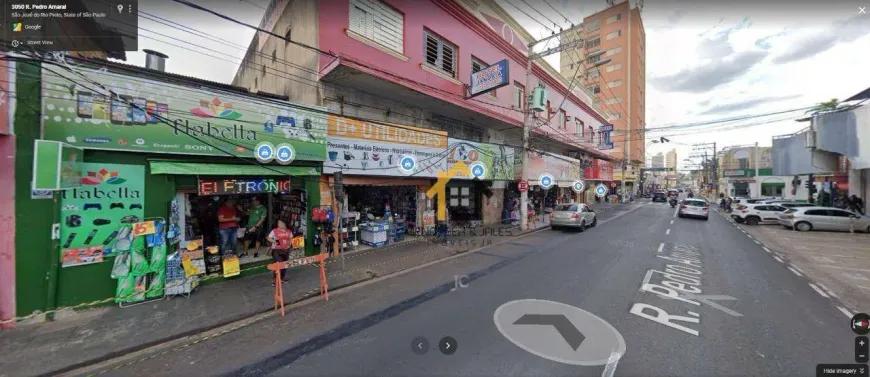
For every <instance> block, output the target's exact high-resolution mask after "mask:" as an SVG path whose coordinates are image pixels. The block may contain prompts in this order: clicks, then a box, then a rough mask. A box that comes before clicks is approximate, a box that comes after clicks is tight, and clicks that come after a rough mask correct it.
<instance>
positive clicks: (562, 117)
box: [559, 110, 568, 130]
mask: <svg viewBox="0 0 870 377" xmlns="http://www.w3.org/2000/svg"><path fill="white" fill-rule="evenodd" d="M559 127H561V128H563V129H566V130H567V129H568V113H566V112H565V110H559Z"/></svg>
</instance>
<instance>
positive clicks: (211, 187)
mask: <svg viewBox="0 0 870 377" xmlns="http://www.w3.org/2000/svg"><path fill="white" fill-rule="evenodd" d="M291 188H292V186H291V184H290V179H287V178H281V179H278V178H240V179H200V180H199V194H200V195H233V194H263V193H281V192H288V191H290V189H291Z"/></svg>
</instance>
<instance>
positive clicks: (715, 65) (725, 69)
mask: <svg viewBox="0 0 870 377" xmlns="http://www.w3.org/2000/svg"><path fill="white" fill-rule="evenodd" d="M766 56H767V51H759V50H751V51H745V52H738V53H736V54H734V55H731V56H730V57H728V58H725V59H719V60H713V61H711V62H709V63H707V64H704V65H702V66H699V67H695V68H687V69H683V70H681V71H680V72H677V73H675V74H672V75H666V76H659V77H655V78H653V79H652V80H651V81H652V84H653V85H654V86H655V87H657V88H658V89H660V90H662V91H664V92H688V93H705V92H708V91H710V90H713V89H715V88H717V87H719V86H721V85H724V84H727V83H729V82H732V81H734V80H736V79H738V78H740V77H741V76H743V75H744V74H746V73H747V72H749V70H751V69H752V67H754V66H755V65H756V64H758V63H760V62H761V61H762V60H764V58H765V57H766Z"/></svg>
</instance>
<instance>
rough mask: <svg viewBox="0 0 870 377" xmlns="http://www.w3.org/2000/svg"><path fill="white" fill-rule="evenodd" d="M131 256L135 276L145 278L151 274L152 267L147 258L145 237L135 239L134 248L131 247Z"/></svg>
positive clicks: (131, 265)
mask: <svg viewBox="0 0 870 377" xmlns="http://www.w3.org/2000/svg"><path fill="white" fill-rule="evenodd" d="M130 254H131V261H130V267H131V271H132V272H133V276H145V275H146V274H148V273H149V272H151V266H150V264H149V263H148V259H147V258H146V257H145V237H136V238H134V239H133V246H132V247H131V250H130Z"/></svg>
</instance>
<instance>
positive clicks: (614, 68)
mask: <svg viewBox="0 0 870 377" xmlns="http://www.w3.org/2000/svg"><path fill="white" fill-rule="evenodd" d="M620 69H622V63H616V64H611V65H608V66H607V68H606V71H607V72H613V71H618V70H620Z"/></svg>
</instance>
